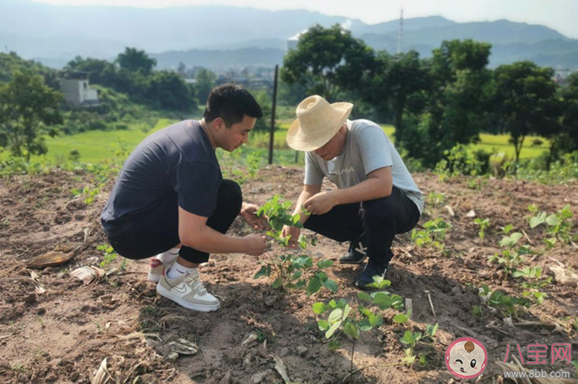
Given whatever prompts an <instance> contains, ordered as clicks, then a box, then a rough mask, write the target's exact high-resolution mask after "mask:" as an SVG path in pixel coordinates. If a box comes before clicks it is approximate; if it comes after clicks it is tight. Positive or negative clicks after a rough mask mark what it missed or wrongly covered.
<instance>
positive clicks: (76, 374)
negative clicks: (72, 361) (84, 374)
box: [70, 372, 80, 382]
mask: <svg viewBox="0 0 578 384" xmlns="http://www.w3.org/2000/svg"><path fill="white" fill-rule="evenodd" d="M79 377H80V373H78V372H74V373H73V374H72V375H70V381H73V382H74V381H76V380H78V378H79Z"/></svg>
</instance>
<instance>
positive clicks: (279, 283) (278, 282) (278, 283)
mask: <svg viewBox="0 0 578 384" xmlns="http://www.w3.org/2000/svg"><path fill="white" fill-rule="evenodd" d="M272 285H273V288H275V289H277V288H279V287H281V286H282V285H283V280H281V278H280V277H278V278H276V279H275V281H273V284H272Z"/></svg>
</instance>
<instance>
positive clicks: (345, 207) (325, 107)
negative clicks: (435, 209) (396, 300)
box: [283, 95, 424, 289]
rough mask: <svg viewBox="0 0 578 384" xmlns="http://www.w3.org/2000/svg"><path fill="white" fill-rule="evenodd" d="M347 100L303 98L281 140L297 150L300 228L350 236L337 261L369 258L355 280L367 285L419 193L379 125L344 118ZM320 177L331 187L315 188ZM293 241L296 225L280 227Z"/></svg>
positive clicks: (419, 200)
mask: <svg viewBox="0 0 578 384" xmlns="http://www.w3.org/2000/svg"><path fill="white" fill-rule="evenodd" d="M352 108H353V104H351V103H334V104H329V103H328V102H327V101H326V100H325V99H324V98H322V97H321V96H317V95H315V96H311V97H308V98H306V99H305V100H303V101H302V102H301V103H300V104H299V106H298V107H297V120H295V121H294V122H293V124H292V125H291V127H290V128H289V131H288V133H287V143H288V144H289V146H290V147H291V148H293V149H295V150H298V151H304V152H306V155H305V181H304V187H303V191H302V192H301V194H300V195H299V198H298V200H297V204H296V207H295V212H294V213H299V212H301V209H302V207H304V208H306V209H307V211H308V212H309V213H310V214H311V215H309V216H306V215H302V217H301V221H302V222H303V223H304V227H305V228H308V229H310V230H312V231H314V232H317V233H319V234H321V235H323V236H326V237H329V238H331V239H333V240H337V241H340V242H341V241H350V246H349V252H348V254H347V255H345V256H343V257H342V258H341V259H340V262H341V263H343V264H360V263H361V262H363V260H364V259H365V258H366V257H368V258H369V260H368V262H367V264H366V266H365V268H364V270H363V272H362V273H361V275H360V276H359V277H358V278H357V280H356V282H355V284H356V286H357V287H359V288H361V289H367V288H369V284H371V283H373V277H374V276H382V277H383V276H384V275H385V273H386V272H387V269H388V266H389V262H390V260H391V259H392V257H393V253H392V251H391V244H392V242H393V238H394V237H395V235H396V234H398V233H405V232H408V231H410V230H411V229H413V228H414V227H415V226H416V224H417V222H418V220H419V217H420V215H421V212H422V211H423V204H424V203H423V197H422V194H421V192H420V190H419V188H418V187H417V185H416V184H415V182H414V180H413V178H412V177H411V175H410V173H409V171H408V170H407V168H406V166H405V164H404V163H403V160H402V159H401V157H400V155H399V153H398V152H397V150H396V149H395V147H394V146H393V144H392V143H391V141H389V139H388V137H387V135H386V134H385V133H384V132H383V130H382V129H381V127H380V126H379V125H377V124H375V123H373V122H371V121H369V120H353V121H351V120H348V117H349V115H350V113H351V110H352ZM324 177H327V178H328V179H329V180H330V181H332V182H333V183H334V184H335V185H336V186H337V188H338V189H336V190H331V191H323V192H322V191H321V185H322V181H323V178H324ZM283 234H284V235H285V236H289V235H290V236H291V240H290V242H291V243H292V244H293V246H294V245H295V241H296V240H297V238H298V237H299V234H300V230H299V228H297V227H285V228H283Z"/></svg>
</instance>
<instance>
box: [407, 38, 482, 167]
mask: <svg viewBox="0 0 578 384" xmlns="http://www.w3.org/2000/svg"><path fill="white" fill-rule="evenodd" d="M490 49H491V45H490V44H487V43H478V42H475V41H472V40H464V41H460V40H452V41H444V42H443V43H442V45H441V47H440V48H438V49H434V50H433V57H432V58H431V59H427V60H425V62H424V67H426V68H428V71H429V80H430V81H431V83H430V87H429V92H428V93H427V106H426V108H425V115H424V116H422V117H421V118H419V119H415V118H414V119H412V120H413V121H415V122H417V123H418V124H419V129H418V130H417V131H416V128H415V127H414V129H413V130H412V131H408V132H406V133H405V135H406V137H407V138H408V140H414V139H413V137H415V135H416V134H417V133H419V134H421V135H425V137H422V138H421V139H420V140H421V142H422V143H423V144H425V146H424V147H422V148H419V147H417V148H416V147H414V151H413V152H412V151H410V154H411V155H412V156H414V157H416V158H419V159H421V160H422V163H423V164H424V165H426V166H435V164H437V163H438V162H439V161H440V160H441V159H443V157H444V153H445V152H446V151H447V150H450V149H452V148H453V147H454V146H456V145H457V144H468V143H471V142H475V141H477V140H479V133H480V131H481V130H482V128H483V127H484V124H485V120H486V117H487V109H488V84H489V82H490V79H491V77H490V72H489V70H488V69H487V65H488V61H489V56H490ZM406 142H407V140H406Z"/></svg>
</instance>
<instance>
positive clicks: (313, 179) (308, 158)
mask: <svg viewBox="0 0 578 384" xmlns="http://www.w3.org/2000/svg"><path fill="white" fill-rule="evenodd" d="M323 176H324V175H323V172H321V169H320V168H319V165H318V164H317V162H316V161H315V159H313V153H312V152H306V153H305V181H304V184H305V185H321V183H322V182H323Z"/></svg>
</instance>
